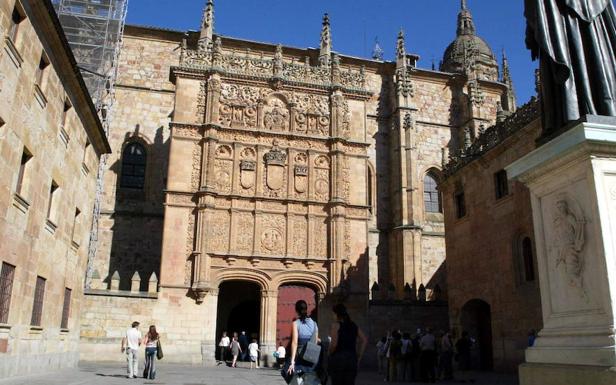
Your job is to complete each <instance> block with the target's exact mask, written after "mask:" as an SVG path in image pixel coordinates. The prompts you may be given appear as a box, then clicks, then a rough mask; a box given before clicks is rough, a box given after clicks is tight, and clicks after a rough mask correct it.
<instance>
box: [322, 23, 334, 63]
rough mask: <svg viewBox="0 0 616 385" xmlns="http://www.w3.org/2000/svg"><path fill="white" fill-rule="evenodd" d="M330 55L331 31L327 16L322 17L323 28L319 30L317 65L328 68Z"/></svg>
mask: <svg viewBox="0 0 616 385" xmlns="http://www.w3.org/2000/svg"><path fill="white" fill-rule="evenodd" d="M331 55H332V31H331V26H330V24H329V15H328V14H327V13H326V14H325V15H324V16H323V28H322V29H321V51H320V53H319V64H321V65H322V66H329V64H330V61H331Z"/></svg>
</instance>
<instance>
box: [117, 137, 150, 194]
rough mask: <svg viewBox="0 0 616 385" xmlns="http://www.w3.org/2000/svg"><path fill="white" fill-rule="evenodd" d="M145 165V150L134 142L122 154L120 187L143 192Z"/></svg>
mask: <svg viewBox="0 0 616 385" xmlns="http://www.w3.org/2000/svg"><path fill="white" fill-rule="evenodd" d="M145 163H146V153H145V148H144V147H143V146H142V145H141V144H139V143H136V142H133V143H130V144H128V145H127V146H126V148H124V152H123V153H122V177H121V180H120V186H121V187H123V188H132V189H138V190H143V186H144V184H145Z"/></svg>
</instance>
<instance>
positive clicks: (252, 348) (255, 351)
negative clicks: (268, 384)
mask: <svg viewBox="0 0 616 385" xmlns="http://www.w3.org/2000/svg"><path fill="white" fill-rule="evenodd" d="M260 352H261V350H259V344H258V343H257V339H256V338H254V339H253V340H252V343H251V344H250V345H248V358H249V359H250V369H252V367H253V365H254V366H255V367H256V369H259V353H260Z"/></svg>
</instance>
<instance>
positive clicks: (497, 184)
mask: <svg viewBox="0 0 616 385" xmlns="http://www.w3.org/2000/svg"><path fill="white" fill-rule="evenodd" d="M494 191H495V192H496V199H497V200H498V199H501V198H504V197H506V196H507V195H509V181H508V179H507V171H505V170H500V171H499V172H497V173H496V174H494Z"/></svg>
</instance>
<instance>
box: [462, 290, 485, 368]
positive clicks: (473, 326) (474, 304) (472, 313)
mask: <svg viewBox="0 0 616 385" xmlns="http://www.w3.org/2000/svg"><path fill="white" fill-rule="evenodd" d="M460 323H461V325H462V330H463V331H466V332H468V333H469V335H470V336H471V337H472V338H474V339H476V341H477V343H476V354H474V357H473V358H474V359H473V367H474V368H478V369H481V370H492V368H493V352H492V315H491V310H490V305H489V304H488V303H487V302H485V301H482V300H480V299H473V300H471V301H468V302H467V303H466V304H465V305H464V306H463V307H462V312H461V315H460Z"/></svg>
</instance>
